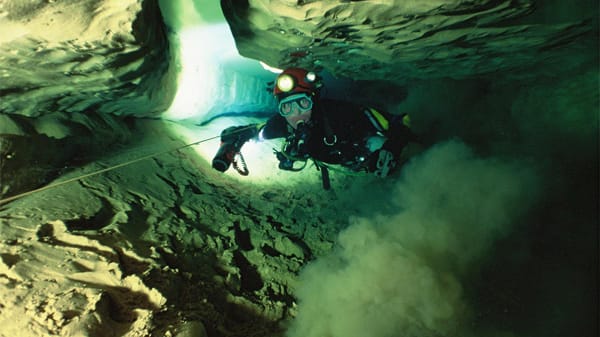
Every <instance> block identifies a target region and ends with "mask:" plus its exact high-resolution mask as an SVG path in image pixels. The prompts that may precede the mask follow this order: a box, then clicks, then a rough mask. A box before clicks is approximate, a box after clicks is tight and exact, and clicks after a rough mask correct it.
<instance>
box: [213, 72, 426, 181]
mask: <svg viewBox="0 0 600 337" xmlns="http://www.w3.org/2000/svg"><path fill="white" fill-rule="evenodd" d="M322 86H323V85H322V82H321V78H320V77H319V76H317V74H315V73H314V72H310V71H307V70H305V69H301V68H289V69H286V70H284V71H283V72H282V73H280V74H279V75H278V76H277V79H276V81H275V85H274V88H273V94H274V95H275V96H276V98H277V102H278V114H276V115H274V116H272V117H271V118H269V119H268V120H267V122H266V123H260V124H250V125H245V126H232V127H228V128H226V129H225V130H223V131H222V132H221V146H220V148H219V150H218V152H217V154H216V156H215V157H214V159H213V161H212V166H213V168H215V169H216V170H218V171H221V172H225V171H226V170H227V169H228V168H229V167H230V166H231V164H232V163H233V166H234V168H235V169H236V170H237V171H238V172H239V173H240V174H242V175H247V174H248V169H247V167H246V164H245V162H244V159H243V156H242V155H241V152H240V150H241V148H242V146H243V145H244V143H245V142H247V141H248V140H250V139H258V140H262V139H273V138H285V142H284V145H283V147H282V149H281V150H275V154H276V156H277V159H278V160H279V168H280V169H282V170H289V171H299V170H302V169H303V168H304V167H305V166H306V163H307V161H308V160H309V159H311V160H312V161H313V162H314V163H315V166H316V167H317V169H318V170H320V171H321V175H322V181H323V187H324V188H325V189H329V188H330V184H329V173H328V168H329V167H330V166H331V165H340V166H343V167H345V168H347V169H349V170H351V171H353V172H369V173H373V174H375V175H377V176H380V177H386V176H388V175H389V174H390V172H392V171H393V170H394V169H395V168H396V166H398V164H399V159H400V153H401V152H402V149H403V148H404V147H405V146H406V145H407V144H408V143H409V142H417V137H416V136H415V135H414V134H413V133H412V132H411V130H410V129H409V118H408V115H399V116H398V115H391V114H389V113H386V112H384V111H380V110H376V109H374V108H371V107H365V106H361V105H357V104H353V103H349V102H345V101H338V100H332V99H328V98H321V97H320V96H319V93H320V89H321V88H322Z"/></svg>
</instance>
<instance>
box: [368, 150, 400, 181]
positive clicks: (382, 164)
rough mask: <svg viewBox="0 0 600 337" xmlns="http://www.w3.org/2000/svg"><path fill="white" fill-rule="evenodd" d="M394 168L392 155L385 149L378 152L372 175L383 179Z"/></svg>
mask: <svg viewBox="0 0 600 337" xmlns="http://www.w3.org/2000/svg"><path fill="white" fill-rule="evenodd" d="M395 167H396V159H395V158H394V154H393V153H391V152H390V151H388V150H386V149H381V150H379V154H378V157H377V163H376V166H375V171H373V173H374V174H375V175H376V176H378V177H381V178H385V177H387V176H388V174H390V172H391V171H393V170H394V168H395Z"/></svg>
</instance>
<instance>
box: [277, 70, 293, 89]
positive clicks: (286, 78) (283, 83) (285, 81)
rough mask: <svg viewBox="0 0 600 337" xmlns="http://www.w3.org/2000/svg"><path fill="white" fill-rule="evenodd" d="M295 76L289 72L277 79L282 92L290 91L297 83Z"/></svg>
mask: <svg viewBox="0 0 600 337" xmlns="http://www.w3.org/2000/svg"><path fill="white" fill-rule="evenodd" d="M295 82H296V81H294V78H293V77H292V76H291V75H289V74H283V75H281V76H279V78H278V79H277V87H278V88H279V90H281V91H282V92H289V91H290V90H292V89H294V86H295V85H296V83H295Z"/></svg>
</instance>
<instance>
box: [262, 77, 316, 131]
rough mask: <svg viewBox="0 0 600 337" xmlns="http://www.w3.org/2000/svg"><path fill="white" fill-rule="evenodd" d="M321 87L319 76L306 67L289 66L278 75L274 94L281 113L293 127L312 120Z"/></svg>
mask: <svg viewBox="0 0 600 337" xmlns="http://www.w3.org/2000/svg"><path fill="white" fill-rule="evenodd" d="M320 87H321V83H320V79H319V77H318V76H317V75H316V74H315V73H314V72H311V71H308V70H306V69H302V68H288V69H286V70H284V71H283V72H282V73H281V74H279V75H278V76H277V80H276V81H275V87H274V88H273V94H274V95H275V96H276V97H277V101H278V102H279V104H278V110H279V113H280V114H281V115H282V116H283V117H285V119H286V120H287V122H288V123H289V124H290V125H291V126H292V127H293V128H296V126H297V125H298V124H300V123H307V122H308V121H309V120H310V118H311V116H312V109H313V105H314V103H315V102H314V100H315V98H316V97H318V94H319V88H320Z"/></svg>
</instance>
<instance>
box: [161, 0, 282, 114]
mask: <svg viewBox="0 0 600 337" xmlns="http://www.w3.org/2000/svg"><path fill="white" fill-rule="evenodd" d="M160 6H161V10H162V12H163V16H164V20H165V22H166V24H167V26H168V29H169V33H170V42H171V46H172V48H173V49H174V50H173V60H174V61H175V62H177V69H178V89H177V93H176V95H175V98H174V100H173V103H172V105H171V107H170V108H169V109H168V111H166V112H165V113H164V115H163V117H164V118H166V119H170V120H175V121H187V122H191V123H203V122H206V121H208V120H210V119H213V118H215V117H217V116H219V115H222V114H244V115H248V114H250V115H253V114H256V113H265V112H266V113H268V112H269V111H273V107H274V99H273V97H272V95H271V93H269V92H268V91H267V90H266V89H267V83H268V82H269V81H272V80H273V73H271V72H269V71H267V70H265V69H264V68H263V67H262V66H261V65H260V63H259V62H258V61H256V60H251V59H248V58H244V57H242V56H240V55H239V53H238V52H237V49H236V47H235V41H234V39H233V36H232V34H231V32H230V30H229V26H228V25H227V23H226V21H225V18H224V17H223V15H222V12H221V9H220V5H219V2H218V1H192V2H190V1H182V0H176V1H166V0H163V1H160Z"/></svg>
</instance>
